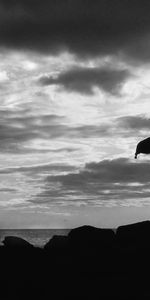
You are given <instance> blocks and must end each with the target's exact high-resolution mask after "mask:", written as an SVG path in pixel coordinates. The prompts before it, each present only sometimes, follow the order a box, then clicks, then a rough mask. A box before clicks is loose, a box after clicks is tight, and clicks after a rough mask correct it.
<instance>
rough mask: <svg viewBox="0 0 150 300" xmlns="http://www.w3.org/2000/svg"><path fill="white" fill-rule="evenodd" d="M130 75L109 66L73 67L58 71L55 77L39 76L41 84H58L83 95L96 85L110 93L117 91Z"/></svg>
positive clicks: (92, 89) (90, 92) (91, 92)
mask: <svg viewBox="0 0 150 300" xmlns="http://www.w3.org/2000/svg"><path fill="white" fill-rule="evenodd" d="M129 76H130V73H129V72H128V71H127V70H115V69H109V68H107V69H106V68H102V69H99V68H83V67H81V68H79V67H78V68H73V69H70V70H67V71H64V72H62V73H60V74H59V75H58V76H57V77H56V78H53V77H48V76H43V77H42V78H40V83H41V84H42V85H52V84H56V85H60V86H62V87H63V88H64V89H66V90H68V91H70V92H77V93H81V94H85V95H89V94H91V95H92V94H94V88H95V87H98V88H100V89H102V90H104V91H106V92H109V93H111V94H116V93H118V92H119V90H120V87H121V84H122V83H123V82H124V81H125V80H126V79H127V78H128V77H129Z"/></svg>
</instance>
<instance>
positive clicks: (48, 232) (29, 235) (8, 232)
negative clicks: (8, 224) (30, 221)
mask: <svg viewBox="0 0 150 300" xmlns="http://www.w3.org/2000/svg"><path fill="white" fill-rule="evenodd" d="M70 230H71V229H62V228H52V229H46V228H45V229H43V228H42V229H0V245H3V240H4V238H5V237H6V236H16V237H21V238H23V239H24V240H26V241H28V242H29V243H30V244H32V245H34V246H36V247H41V248H43V247H44V245H45V244H46V243H47V242H48V241H49V240H50V239H51V238H52V237H53V236H54V235H67V234H68V233H69V231H70Z"/></svg>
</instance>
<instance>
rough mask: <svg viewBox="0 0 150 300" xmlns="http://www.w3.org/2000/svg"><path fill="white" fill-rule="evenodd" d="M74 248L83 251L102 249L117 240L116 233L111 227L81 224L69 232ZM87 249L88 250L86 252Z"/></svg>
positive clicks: (70, 241)
mask: <svg viewBox="0 0 150 300" xmlns="http://www.w3.org/2000/svg"><path fill="white" fill-rule="evenodd" d="M68 238H69V244H70V245H71V247H72V249H75V250H79V251H83V253H84V254H86V253H87V252H89V251H91V250H95V251H102V250H103V249H106V248H109V247H111V246H112V245H113V244H114V242H115V233H114V232H113V230H111V229H100V228H96V227H93V226H81V227H78V228H75V229H72V230H71V231H70V233H69V234H68ZM85 251H86V252H85Z"/></svg>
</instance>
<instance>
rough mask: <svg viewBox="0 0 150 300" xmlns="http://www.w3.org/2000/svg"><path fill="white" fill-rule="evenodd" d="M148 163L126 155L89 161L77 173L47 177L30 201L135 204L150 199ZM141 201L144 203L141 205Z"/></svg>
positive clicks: (95, 204)
mask: <svg viewBox="0 0 150 300" xmlns="http://www.w3.org/2000/svg"><path fill="white" fill-rule="evenodd" d="M149 190H150V174H149V162H148V161H146V162H140V163H135V162H134V161H130V160H128V159H126V158H118V159H114V160H103V161H101V162H99V163H89V164H86V165H85V167H84V168H83V169H82V170H80V171H79V172H76V173H69V174H66V175H61V176H59V175H58V176H48V177H47V178H46V182H45V189H44V190H43V192H41V193H40V194H39V195H36V197H35V199H32V201H31V202H33V203H38V204H42V203H44V204H46V203H47V204H48V205H54V204H55V205H56V204H59V205H62V206H66V205H67V206H69V205H72V206H78V205H79V206H80V205H91V206H99V205H100V206H101V205H102V206H107V204H108V205H110V206H111V205H112V206H113V205H123V206H126V205H127V206H128V205H129V204H130V205H132V204H133V202H132V200H134V201H135V204H136V205H137V206H138V204H139V203H140V205H144V204H145V201H147V200H148V201H149ZM142 201H143V204H142Z"/></svg>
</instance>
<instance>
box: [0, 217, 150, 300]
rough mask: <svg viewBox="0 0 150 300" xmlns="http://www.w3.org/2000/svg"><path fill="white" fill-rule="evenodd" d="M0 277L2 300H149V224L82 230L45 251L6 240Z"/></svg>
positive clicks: (0, 250) (0, 254) (57, 239)
mask: <svg viewBox="0 0 150 300" xmlns="http://www.w3.org/2000/svg"><path fill="white" fill-rule="evenodd" d="M0 277H1V278H0V279H1V280H0V286H1V289H0V295H1V298H0V299H20V300H21V299H43V300H44V299H60V300H61V299H92V300H93V299H112V298H114V299H122V300H124V299H137V297H138V298H140V299H141V300H143V299H150V221H145V222H141V223H136V224H132V225H127V226H121V227H119V228H118V229H117V232H116V234H115V233H114V232H113V231H112V230H111V229H98V228H94V227H91V226H83V227H79V228H76V229H73V230H71V232H70V233H69V234H68V236H54V237H53V238H52V239H51V240H50V241H49V242H48V243H47V244H46V245H45V247H44V249H40V248H35V247H33V246H32V245H30V244H29V243H28V242H26V241H24V240H22V239H20V238H15V237H12V238H11V237H7V238H5V240H4V246H1V247H0Z"/></svg>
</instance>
